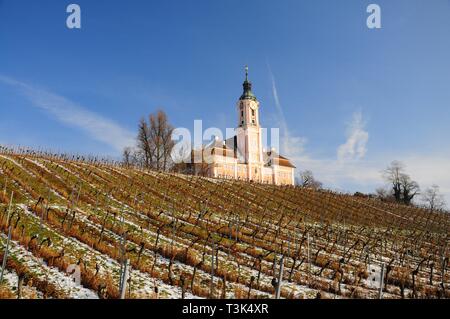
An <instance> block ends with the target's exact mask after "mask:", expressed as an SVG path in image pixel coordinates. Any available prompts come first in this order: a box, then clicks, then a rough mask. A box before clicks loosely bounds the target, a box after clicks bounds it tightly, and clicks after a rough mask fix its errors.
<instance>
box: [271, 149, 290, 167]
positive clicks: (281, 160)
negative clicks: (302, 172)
mask: <svg viewBox="0 0 450 319" xmlns="http://www.w3.org/2000/svg"><path fill="white" fill-rule="evenodd" d="M263 161H264V163H265V166H272V165H273V164H275V165H279V166H284V167H291V168H295V166H294V165H293V164H292V163H291V162H290V161H289V160H288V159H287V158H286V157H284V156H281V155H280V154H278V153H277V152H275V151H269V152H263Z"/></svg>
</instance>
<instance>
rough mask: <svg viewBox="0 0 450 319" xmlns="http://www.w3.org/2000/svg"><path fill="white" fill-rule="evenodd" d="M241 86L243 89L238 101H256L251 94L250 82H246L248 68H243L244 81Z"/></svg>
mask: <svg viewBox="0 0 450 319" xmlns="http://www.w3.org/2000/svg"><path fill="white" fill-rule="evenodd" d="M242 86H243V87H244V92H243V93H242V95H241V97H240V98H239V100H241V101H242V100H253V101H257V99H256V96H255V95H254V94H253V92H252V82H250V81H249V80H248V67H247V66H246V67H245V81H244V83H243V84H242Z"/></svg>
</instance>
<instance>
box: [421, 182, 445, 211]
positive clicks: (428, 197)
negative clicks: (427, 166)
mask: <svg viewBox="0 0 450 319" xmlns="http://www.w3.org/2000/svg"><path fill="white" fill-rule="evenodd" d="M421 199H422V201H423V202H424V203H425V205H426V206H427V207H428V208H429V209H430V210H431V211H435V210H441V209H444V208H445V200H444V196H443V195H442V194H441V193H440V192H439V186H438V185H432V186H431V187H429V188H427V189H426V190H425V191H424V192H423V194H422V196H421Z"/></svg>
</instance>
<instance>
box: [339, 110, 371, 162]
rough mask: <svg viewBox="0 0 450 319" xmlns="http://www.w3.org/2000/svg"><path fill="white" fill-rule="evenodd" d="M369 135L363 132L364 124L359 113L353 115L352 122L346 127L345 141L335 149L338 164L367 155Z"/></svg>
mask: <svg viewBox="0 0 450 319" xmlns="http://www.w3.org/2000/svg"><path fill="white" fill-rule="evenodd" d="M368 140H369V133H368V132H367V131H366V130H365V123H364V121H363V118H362V114H361V112H356V113H354V114H353V118H352V121H351V122H350V123H349V124H348V125H347V141H346V142H345V144H342V145H340V146H339V147H338V149H337V158H338V160H339V161H340V162H344V161H352V160H359V159H362V158H364V156H365V155H366V153H367V142H368Z"/></svg>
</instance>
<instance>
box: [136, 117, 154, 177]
mask: <svg viewBox="0 0 450 319" xmlns="http://www.w3.org/2000/svg"><path fill="white" fill-rule="evenodd" d="M151 144H152V143H151V140H150V128H149V126H148V124H147V122H146V121H145V119H144V118H142V119H141V120H140V122H139V126H138V137H137V147H138V149H139V150H140V152H141V154H142V157H143V163H142V164H143V166H144V167H145V168H150V167H152V164H153V153H152V151H151Z"/></svg>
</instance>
